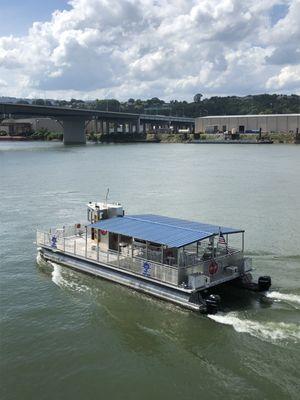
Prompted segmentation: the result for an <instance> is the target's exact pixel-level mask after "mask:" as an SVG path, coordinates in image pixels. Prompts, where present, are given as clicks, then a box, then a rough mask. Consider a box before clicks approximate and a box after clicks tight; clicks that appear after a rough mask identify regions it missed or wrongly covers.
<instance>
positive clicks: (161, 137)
mask: <svg viewBox="0 0 300 400" xmlns="http://www.w3.org/2000/svg"><path fill="white" fill-rule="evenodd" d="M62 140H63V134H62V133H56V132H47V133H46V134H45V133H43V134H41V133H40V132H39V133H34V134H32V135H30V136H8V135H7V136H0V142H2V141H62ZM87 141H88V142H92V143H199V144H205V143H209V144H221V143H223V144H258V143H261V144H266V143H268V144H269V143H270V144H271V143H282V144H293V143H300V137H299V138H298V139H297V138H296V134H294V133H269V134H263V135H262V137H261V139H259V135H258V134H240V135H239V139H234V140H233V139H227V140H225V139H224V136H223V134H186V133H147V134H144V133H119V132H118V133H110V134H95V133H90V134H88V135H87Z"/></svg>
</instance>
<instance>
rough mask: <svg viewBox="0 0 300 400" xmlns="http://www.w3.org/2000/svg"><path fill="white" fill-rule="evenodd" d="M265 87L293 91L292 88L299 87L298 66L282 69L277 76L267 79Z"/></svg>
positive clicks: (299, 66)
mask: <svg viewBox="0 0 300 400" xmlns="http://www.w3.org/2000/svg"><path fill="white" fill-rule="evenodd" d="M267 87H268V88H275V89H282V88H286V89H290V90H293V88H294V87H300V65H296V66H295V65H292V66H288V67H284V68H282V69H281V70H280V72H279V74H277V75H274V76H272V77H271V78H269V79H268V81H267Z"/></svg>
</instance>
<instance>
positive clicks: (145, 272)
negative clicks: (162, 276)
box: [143, 262, 151, 276]
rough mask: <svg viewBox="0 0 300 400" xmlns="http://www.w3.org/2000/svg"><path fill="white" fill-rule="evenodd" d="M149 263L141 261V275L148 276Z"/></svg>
mask: <svg viewBox="0 0 300 400" xmlns="http://www.w3.org/2000/svg"><path fill="white" fill-rule="evenodd" d="M150 269H151V265H150V264H149V263H148V262H144V263H143V275H145V276H148V275H149V274H150Z"/></svg>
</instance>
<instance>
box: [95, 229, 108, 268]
mask: <svg viewBox="0 0 300 400" xmlns="http://www.w3.org/2000/svg"><path fill="white" fill-rule="evenodd" d="M99 233H100V232H99V229H97V261H98V262H99ZM107 254H108V252H107Z"/></svg>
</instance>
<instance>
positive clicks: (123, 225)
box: [90, 214, 243, 247]
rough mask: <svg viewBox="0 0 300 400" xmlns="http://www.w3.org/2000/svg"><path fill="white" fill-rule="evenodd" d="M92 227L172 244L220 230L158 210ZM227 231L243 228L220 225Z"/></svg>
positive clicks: (178, 243)
mask: <svg viewBox="0 0 300 400" xmlns="http://www.w3.org/2000/svg"><path fill="white" fill-rule="evenodd" d="M90 227H92V228H98V229H103V230H107V231H109V232H114V233H118V234H121V235H125V236H130V237H134V238H137V239H141V240H147V241H149V242H154V243H159V244H163V245H166V246H168V247H182V246H185V245H188V244H190V243H193V242H197V241H198V240H202V239H205V238H208V237H210V236H213V235H218V234H219V226H217V225H210V224H205V223H201V222H192V221H187V220H183V219H179V218H169V217H163V216H160V215H154V214H142V215H129V216H124V217H115V218H110V219H104V220H101V221H98V222H96V223H94V224H91V225H90ZM220 228H221V232H222V233H223V234H227V233H238V232H243V230H240V229H234V228H226V227H220Z"/></svg>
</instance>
